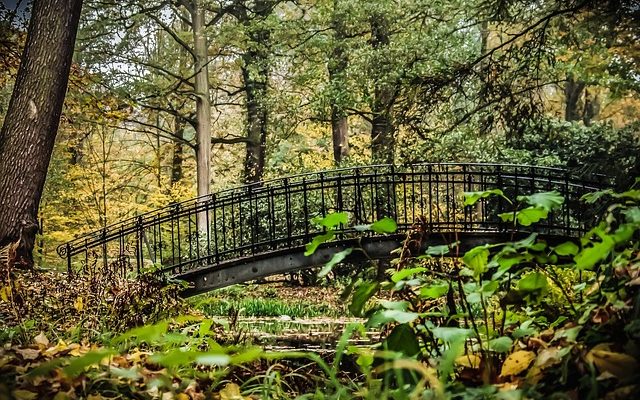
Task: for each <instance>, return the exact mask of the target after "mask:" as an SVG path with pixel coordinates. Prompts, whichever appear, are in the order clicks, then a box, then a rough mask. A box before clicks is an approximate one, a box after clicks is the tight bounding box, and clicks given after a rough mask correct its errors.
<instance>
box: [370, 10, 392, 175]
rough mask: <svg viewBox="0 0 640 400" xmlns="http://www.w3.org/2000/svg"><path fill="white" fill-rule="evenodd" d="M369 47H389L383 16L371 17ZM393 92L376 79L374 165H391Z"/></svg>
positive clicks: (372, 109)
mask: <svg viewBox="0 0 640 400" xmlns="http://www.w3.org/2000/svg"><path fill="white" fill-rule="evenodd" d="M371 45H372V46H373V48H374V49H381V48H384V47H387V46H388V45H389V27H388V21H387V20H386V18H385V17H384V16H383V15H380V14H375V15H373V16H372V17H371ZM394 94H395V90H394V87H393V85H392V84H390V83H388V82H386V81H385V80H383V79H377V80H376V82H375V84H374V98H373V104H372V107H371V111H372V113H373V120H372V127H371V159H372V161H373V163H374V164H377V163H389V164H391V163H393V159H394V147H395V125H394V122H393V116H392V115H391V108H392V107H393V102H394Z"/></svg>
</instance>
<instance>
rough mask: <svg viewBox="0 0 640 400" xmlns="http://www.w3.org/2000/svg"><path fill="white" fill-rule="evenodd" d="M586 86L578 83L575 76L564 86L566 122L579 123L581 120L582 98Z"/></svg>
mask: <svg viewBox="0 0 640 400" xmlns="http://www.w3.org/2000/svg"><path fill="white" fill-rule="evenodd" d="M585 86H586V84H585V83H584V82H582V81H576V80H575V79H574V77H573V76H569V77H567V81H566V82H565V84H564V99H565V100H564V104H565V109H564V119H565V120H566V121H578V120H580V118H581V112H580V104H579V103H580V97H581V96H582V91H583V90H584V88H585Z"/></svg>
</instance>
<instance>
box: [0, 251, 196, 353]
mask: <svg viewBox="0 0 640 400" xmlns="http://www.w3.org/2000/svg"><path fill="white" fill-rule="evenodd" d="M96 264H97V263H93V264H89V265H85V266H84V267H83V268H82V270H80V271H76V272H75V273H73V274H71V275H68V274H62V273H60V272H58V271H47V270H37V269H32V270H21V269H17V268H12V266H10V265H8V264H6V265H4V266H3V267H2V268H3V271H2V278H0V321H1V322H0V323H1V325H0V339H1V340H2V342H6V341H10V342H18V343H20V342H23V343H29V342H30V341H31V338H32V336H33V333H34V332H35V333H37V332H40V331H42V332H47V333H48V334H49V335H50V336H54V337H56V338H65V339H73V340H81V339H93V340H96V339H97V338H99V337H101V336H103V335H104V334H105V333H110V334H113V333H119V332H124V331H126V330H127V329H130V328H133V327H135V326H140V325H143V324H145V323H152V322H155V321H158V320H161V319H164V318H166V317H169V316H171V315H176V314H179V313H180V312H182V311H184V310H185V308H184V306H183V304H182V302H181V301H180V299H179V292H180V290H181V289H182V287H183V286H182V285H181V284H180V283H178V282H175V283H171V282H169V283H168V282H166V281H165V280H164V279H163V278H162V277H161V276H160V275H157V274H153V273H147V274H140V275H138V276H131V275H130V274H127V272H126V271H131V270H132V268H131V266H130V265H129V261H128V260H127V259H122V260H119V261H116V262H114V263H112V264H110V265H109V266H108V267H107V268H97V267H96ZM167 283H168V284H167Z"/></svg>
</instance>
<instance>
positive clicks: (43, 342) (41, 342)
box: [33, 332, 49, 349]
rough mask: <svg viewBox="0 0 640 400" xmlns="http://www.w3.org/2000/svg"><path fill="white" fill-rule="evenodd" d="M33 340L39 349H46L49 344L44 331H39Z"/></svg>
mask: <svg viewBox="0 0 640 400" xmlns="http://www.w3.org/2000/svg"><path fill="white" fill-rule="evenodd" d="M33 340H34V341H35V343H36V344H37V345H38V346H39V347H40V348H41V349H46V348H47V347H48V346H49V339H47V337H46V336H45V334H44V332H40V334H38V336H36V337H35V338H34V339H33Z"/></svg>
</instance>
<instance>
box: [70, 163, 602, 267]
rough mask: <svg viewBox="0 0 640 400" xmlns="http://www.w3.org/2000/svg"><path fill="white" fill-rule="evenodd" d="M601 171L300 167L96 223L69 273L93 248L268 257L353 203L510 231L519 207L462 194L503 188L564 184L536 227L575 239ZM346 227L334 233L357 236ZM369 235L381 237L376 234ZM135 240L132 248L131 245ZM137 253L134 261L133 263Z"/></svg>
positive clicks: (356, 208) (440, 225) (411, 218)
mask: <svg viewBox="0 0 640 400" xmlns="http://www.w3.org/2000/svg"><path fill="white" fill-rule="evenodd" d="M610 185H611V182H610V180H609V179H608V178H607V177H605V176H602V175H590V176H586V177H585V176H580V177H578V176H574V175H571V174H569V173H568V172H567V171H564V170H562V169H556V168H547V167H535V166H526V165H509V164H471V163H469V164H412V165H406V166H394V165H374V166H363V167H354V168H343V169H336V170H331V171H322V172H317V173H308V174H301V175H296V176H290V177H286V178H281V179H274V180H270V181H265V182H260V183H255V184H251V185H246V186H240V187H237V188H234V189H229V190H225V191H221V192H218V193H215V194H211V195H209V196H205V197H201V198H196V199H192V200H188V201H185V202H182V203H174V204H170V205H168V206H166V207H164V208H161V209H159V210H156V211H153V212H149V213H146V214H143V215H139V216H136V217H134V218H131V219H128V220H125V221H122V222H118V223H116V224H113V225H110V226H108V227H106V228H104V229H100V230H96V231H94V232H91V233H88V234H86V235H83V236H81V237H78V238H76V239H74V240H72V241H70V242H68V243H65V244H63V245H61V246H59V247H58V254H59V255H60V256H61V257H64V258H66V259H67V266H68V269H69V272H72V271H73V270H74V269H76V268H79V267H80V265H81V263H80V261H81V260H86V259H87V258H88V255H89V253H90V252H94V251H95V252H98V253H99V254H100V255H101V257H99V256H98V257H96V259H98V260H99V262H102V263H104V264H105V265H107V264H108V263H111V262H113V261H114V260H117V259H119V258H122V257H127V256H129V257H130V259H131V265H132V268H135V269H136V271H138V272H140V271H141V270H143V269H147V268H149V267H158V268H160V269H161V270H162V271H163V272H164V273H165V274H167V275H180V274H183V273H185V272H187V271H189V270H192V269H194V268H198V267H202V266H211V267H215V265H218V264H221V263H223V262H227V261H229V260H234V259H241V258H244V257H252V256H256V255H264V254H268V253H270V252H274V251H282V250H283V249H287V248H294V247H299V246H301V245H304V244H305V243H307V242H309V241H310V240H311V239H312V237H313V236H315V235H316V234H317V230H316V229H315V227H314V226H312V225H311V224H310V222H309V220H310V219H311V218H313V217H314V216H318V215H321V216H322V215H326V214H328V213H331V212H338V211H346V212H348V213H349V214H350V215H351V222H352V224H351V225H352V226H353V225H357V224H369V223H372V222H374V221H376V220H378V219H380V218H382V217H385V216H388V217H392V218H394V219H395V220H396V221H397V223H398V231H399V233H403V232H406V230H407V229H409V228H410V227H411V225H412V224H413V223H414V222H415V221H416V220H417V219H418V218H419V217H421V216H423V217H424V223H425V224H426V225H427V226H428V229H429V231H430V232H433V233H451V232H460V233H464V232H483V233H492V232H493V233H495V234H496V235H500V234H504V232H506V231H507V230H508V229H509V226H507V225H506V224H504V223H503V222H502V221H501V220H500V219H499V218H497V214H499V213H501V212H506V211H509V210H510V209H511V208H510V207H511V206H510V205H509V204H508V203H507V202H505V201H503V200H501V199H499V198H491V199H484V200H483V201H481V202H479V203H478V204H477V205H475V206H473V207H464V206H463V192H465V191H482V190H488V189H493V188H500V189H502V190H503V191H504V192H505V194H506V196H507V197H509V198H515V197H516V196H518V195H525V194H531V193H533V192H540V191H551V190H556V191H558V192H559V193H560V194H561V195H562V196H564V198H565V203H564V204H563V206H562V208H561V209H560V210H558V211H556V212H554V213H553V214H551V215H550V217H549V218H548V219H547V220H546V221H544V222H543V223H541V224H537V225H536V226H535V227H533V228H532V230H535V231H536V232H540V233H542V234H550V235H560V236H567V237H575V236H578V235H579V234H581V233H582V232H584V230H585V227H586V226H587V225H588V224H590V223H591V222H592V220H593V218H594V217H595V216H596V215H595V214H596V213H595V211H594V210H593V209H587V208H585V207H584V206H583V205H582V204H581V202H580V197H581V196H582V195H583V194H584V193H587V192H590V191H594V190H599V189H602V188H606V187H609V186H610ZM362 234H363V233H362V232H355V230H354V229H353V228H350V227H341V228H340V229H338V230H337V232H336V240H344V239H348V238H350V237H354V236H355V235H362ZM369 235H373V234H372V233H369ZM130 244H131V246H132V248H131V249H129V246H130ZM133 259H135V262H133Z"/></svg>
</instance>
